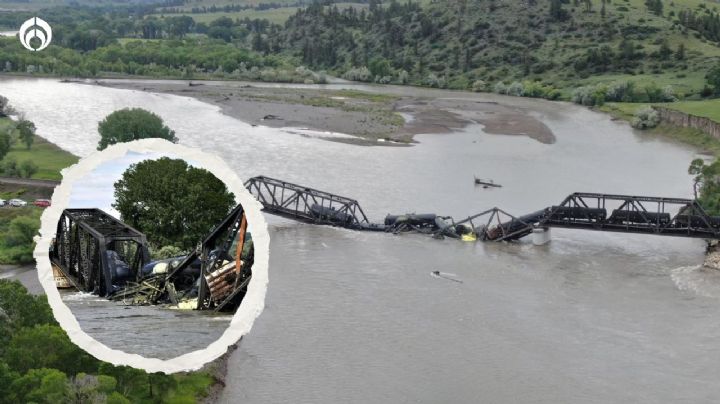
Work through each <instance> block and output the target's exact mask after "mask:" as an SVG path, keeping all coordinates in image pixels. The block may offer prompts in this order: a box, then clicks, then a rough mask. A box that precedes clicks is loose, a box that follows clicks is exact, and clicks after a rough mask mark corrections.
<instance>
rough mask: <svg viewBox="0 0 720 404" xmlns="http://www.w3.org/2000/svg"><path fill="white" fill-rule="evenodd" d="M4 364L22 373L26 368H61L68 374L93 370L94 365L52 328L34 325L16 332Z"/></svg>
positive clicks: (54, 327)
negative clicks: (6, 363)
mask: <svg viewBox="0 0 720 404" xmlns="http://www.w3.org/2000/svg"><path fill="white" fill-rule="evenodd" d="M5 358H6V359H7V362H8V365H10V367H11V368H13V369H14V370H16V371H18V372H21V373H24V372H27V371H28V370H30V369H40V368H54V369H63V370H65V371H66V372H68V373H69V374H76V373H79V372H87V371H92V370H95V369H96V367H97V362H96V361H95V359H94V358H93V357H92V356H90V355H88V354H87V353H85V351H83V350H82V349H80V348H78V346H77V345H75V344H73V343H72V342H70V339H69V338H68V336H67V334H65V332H64V331H63V330H62V328H60V327H58V326H56V325H49V324H43V325H36V326H34V327H32V328H22V329H20V330H19V331H18V332H17V333H16V334H15V335H13V338H12V339H11V340H10V343H9V344H8V347H7V350H6V352H5Z"/></svg>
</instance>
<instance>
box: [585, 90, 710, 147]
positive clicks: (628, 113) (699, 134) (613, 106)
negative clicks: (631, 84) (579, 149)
mask: <svg viewBox="0 0 720 404" xmlns="http://www.w3.org/2000/svg"><path fill="white" fill-rule="evenodd" d="M649 105H650V104H641V103H639V104H630V103H607V104H605V105H603V106H601V107H594V108H593V109H595V110H597V111H600V112H604V113H606V114H609V115H610V116H612V117H613V119H616V120H622V121H626V122H628V123H629V122H630V121H632V119H633V116H634V114H635V112H636V111H638V110H639V109H641V108H645V107H647V106H649ZM642 133H643V134H647V135H650V136H659V137H662V138H664V139H667V140H671V141H676V142H679V143H683V144H686V145H690V146H694V147H697V148H698V149H700V151H701V153H703V154H708V155H713V156H720V139H717V138H715V137H713V136H712V135H710V134H709V133H705V132H703V131H702V130H699V129H695V128H689V127H681V126H678V125H673V124H671V123H668V122H663V121H661V123H660V124H659V125H658V126H656V127H654V128H650V129H646V130H643V131H642Z"/></svg>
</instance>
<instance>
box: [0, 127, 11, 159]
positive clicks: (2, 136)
mask: <svg viewBox="0 0 720 404" xmlns="http://www.w3.org/2000/svg"><path fill="white" fill-rule="evenodd" d="M11 144H12V137H11V136H10V132H9V131H0V160H2V159H4V158H5V156H6V155H7V154H8V152H9V151H10V146H11Z"/></svg>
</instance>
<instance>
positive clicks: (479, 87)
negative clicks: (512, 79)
mask: <svg viewBox="0 0 720 404" xmlns="http://www.w3.org/2000/svg"><path fill="white" fill-rule="evenodd" d="M472 90H473V91H475V92H476V93H479V92H482V91H485V90H487V83H485V82H484V81H482V80H475V81H474V82H473V84H472Z"/></svg>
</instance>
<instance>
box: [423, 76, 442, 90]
mask: <svg viewBox="0 0 720 404" xmlns="http://www.w3.org/2000/svg"><path fill="white" fill-rule="evenodd" d="M425 84H426V85H428V86H430V87H437V88H445V79H444V78H442V77H438V76H436V75H435V73H430V74H429V75H428V77H427V79H425Z"/></svg>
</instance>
